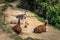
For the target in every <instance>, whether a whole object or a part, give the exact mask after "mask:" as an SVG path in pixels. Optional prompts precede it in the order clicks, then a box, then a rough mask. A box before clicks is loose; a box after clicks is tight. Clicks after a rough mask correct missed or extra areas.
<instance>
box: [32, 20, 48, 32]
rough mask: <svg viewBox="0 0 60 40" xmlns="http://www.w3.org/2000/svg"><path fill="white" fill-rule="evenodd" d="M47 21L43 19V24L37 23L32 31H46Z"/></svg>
mask: <svg viewBox="0 0 60 40" xmlns="http://www.w3.org/2000/svg"><path fill="white" fill-rule="evenodd" d="M47 23H48V21H47V20H46V21H45V24H44V25H39V26H37V27H36V28H34V31H33V32H34V33H42V32H46V25H47Z"/></svg>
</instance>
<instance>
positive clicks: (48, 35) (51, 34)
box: [0, 2, 60, 40]
mask: <svg viewBox="0 0 60 40" xmlns="http://www.w3.org/2000/svg"><path fill="white" fill-rule="evenodd" d="M11 4H12V5H13V6H14V9H11V8H10V7H9V8H8V9H7V10H6V11H5V12H4V15H5V16H6V17H5V21H6V23H7V25H8V27H9V28H12V27H13V26H14V25H15V24H10V22H11V21H14V20H15V22H17V18H16V16H17V15H20V14H24V13H25V10H24V9H18V8H16V7H15V6H16V2H14V3H11ZM27 16H28V17H27V19H26V22H27V23H29V25H28V27H27V28H24V25H23V24H21V27H22V33H21V34H19V35H18V36H20V37H22V38H27V37H32V38H37V39H43V40H60V31H59V30H57V29H54V28H53V27H51V26H47V27H46V29H47V32H44V33H39V34H36V33H33V30H34V28H35V27H36V26H38V25H41V24H43V22H40V21H38V19H37V18H36V17H32V16H35V15H34V13H32V12H30V11H28V12H27ZM21 22H23V20H21ZM2 36H3V35H2ZM0 38H1V36H0ZM1 40H4V39H3V38H1ZM8 40H9V39H8Z"/></svg>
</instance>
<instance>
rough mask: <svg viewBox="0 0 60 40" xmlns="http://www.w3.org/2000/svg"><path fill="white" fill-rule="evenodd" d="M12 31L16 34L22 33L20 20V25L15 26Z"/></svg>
mask: <svg viewBox="0 0 60 40" xmlns="http://www.w3.org/2000/svg"><path fill="white" fill-rule="evenodd" d="M12 30H13V31H14V32H16V34H19V33H21V31H22V28H21V26H20V18H18V24H17V25H15V26H14V27H13V28H12Z"/></svg>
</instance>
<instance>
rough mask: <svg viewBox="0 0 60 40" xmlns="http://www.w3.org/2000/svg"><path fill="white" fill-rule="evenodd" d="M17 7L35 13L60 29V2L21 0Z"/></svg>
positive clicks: (58, 0) (52, 0)
mask: <svg viewBox="0 0 60 40" xmlns="http://www.w3.org/2000/svg"><path fill="white" fill-rule="evenodd" d="M17 7H18V8H23V9H27V10H30V11H33V12H35V13H36V14H37V15H38V16H39V17H42V18H44V19H48V21H49V24H51V25H53V26H55V27H56V28H58V29H60V0H21V1H20V3H19V4H18V5H17Z"/></svg>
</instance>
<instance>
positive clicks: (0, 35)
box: [0, 29, 13, 40]
mask: <svg viewBox="0 0 60 40" xmlns="http://www.w3.org/2000/svg"><path fill="white" fill-rule="evenodd" d="M0 40H13V39H11V38H10V37H9V35H8V34H6V33H4V32H3V30H2V29H0Z"/></svg>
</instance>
